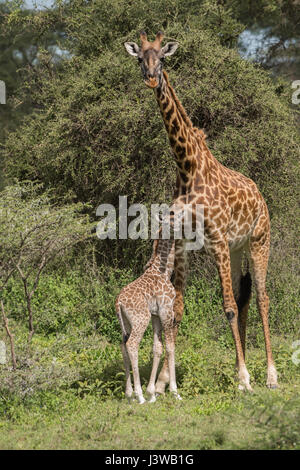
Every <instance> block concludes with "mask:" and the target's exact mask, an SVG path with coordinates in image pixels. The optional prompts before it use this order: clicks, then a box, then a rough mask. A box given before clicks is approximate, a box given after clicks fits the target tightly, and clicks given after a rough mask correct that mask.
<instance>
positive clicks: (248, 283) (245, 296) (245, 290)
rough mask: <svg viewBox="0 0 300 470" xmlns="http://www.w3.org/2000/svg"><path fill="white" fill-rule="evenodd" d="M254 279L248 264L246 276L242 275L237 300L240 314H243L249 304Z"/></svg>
mask: <svg viewBox="0 0 300 470" xmlns="http://www.w3.org/2000/svg"><path fill="white" fill-rule="evenodd" d="M251 288H252V279H251V274H250V271H249V264H247V272H246V274H242V277H241V282H240V293H239V297H238V300H237V307H238V311H239V313H241V312H242V310H243V308H244V307H245V306H246V305H247V304H249V302H250V297H251Z"/></svg>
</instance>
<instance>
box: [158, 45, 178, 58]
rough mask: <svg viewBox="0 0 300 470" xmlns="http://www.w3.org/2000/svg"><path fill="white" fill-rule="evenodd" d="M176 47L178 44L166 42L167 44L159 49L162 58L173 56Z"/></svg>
mask: <svg viewBox="0 0 300 470" xmlns="http://www.w3.org/2000/svg"><path fill="white" fill-rule="evenodd" d="M178 46H179V44H178V42H167V44H166V45H165V46H164V47H163V48H162V49H161V52H162V57H167V56H169V55H172V54H174V52H175V51H176V49H177V47H178Z"/></svg>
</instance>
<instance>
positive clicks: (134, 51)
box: [124, 42, 140, 57]
mask: <svg viewBox="0 0 300 470" xmlns="http://www.w3.org/2000/svg"><path fill="white" fill-rule="evenodd" d="M124 46H125V49H126V51H127V52H128V54H130V55H133V56H134V57H137V56H138V53H139V52H140V48H139V46H138V45H137V44H136V43H135V42H125V43H124Z"/></svg>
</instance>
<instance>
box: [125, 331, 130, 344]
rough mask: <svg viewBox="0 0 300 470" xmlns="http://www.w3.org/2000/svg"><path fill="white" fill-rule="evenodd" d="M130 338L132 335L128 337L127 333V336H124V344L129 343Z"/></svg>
mask: <svg viewBox="0 0 300 470" xmlns="http://www.w3.org/2000/svg"><path fill="white" fill-rule="evenodd" d="M129 336H130V335H128V334H127V333H126V334H125V335H124V334H123V343H124V344H126V343H127V341H128V339H129Z"/></svg>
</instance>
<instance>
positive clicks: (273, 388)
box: [267, 384, 278, 390]
mask: <svg viewBox="0 0 300 470" xmlns="http://www.w3.org/2000/svg"><path fill="white" fill-rule="evenodd" d="M267 387H268V388H269V389H270V390H276V388H278V385H277V384H267Z"/></svg>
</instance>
